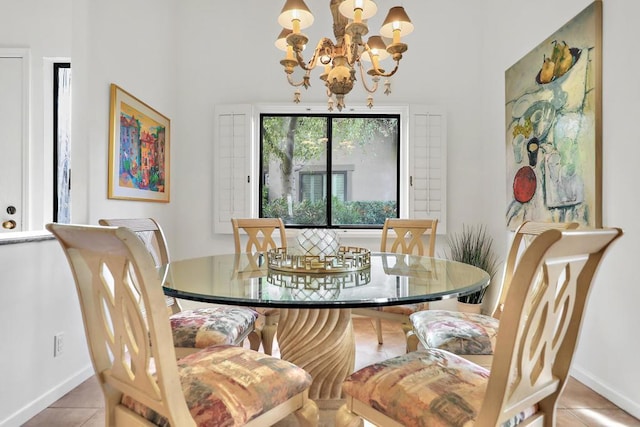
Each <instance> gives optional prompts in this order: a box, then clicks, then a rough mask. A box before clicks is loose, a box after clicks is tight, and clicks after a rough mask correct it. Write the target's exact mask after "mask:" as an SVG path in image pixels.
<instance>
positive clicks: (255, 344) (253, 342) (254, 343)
mask: <svg viewBox="0 0 640 427" xmlns="http://www.w3.org/2000/svg"><path fill="white" fill-rule="evenodd" d="M247 339H249V347H250V348H251V350H255V351H258V350H260V343H261V342H262V332H261V331H259V330H257V329H254V330H253V331H251V333H250V334H249V335H248V336H247Z"/></svg>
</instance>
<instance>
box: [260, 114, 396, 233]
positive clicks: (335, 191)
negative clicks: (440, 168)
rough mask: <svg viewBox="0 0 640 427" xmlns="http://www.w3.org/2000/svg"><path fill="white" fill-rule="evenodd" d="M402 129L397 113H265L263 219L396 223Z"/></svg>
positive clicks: (339, 223)
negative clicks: (393, 221) (388, 221)
mask: <svg viewBox="0 0 640 427" xmlns="http://www.w3.org/2000/svg"><path fill="white" fill-rule="evenodd" d="M400 128H401V123H400V116H399V115H330V114H327V115H320V114H314V115H302V114H297V115H291V114H290V115H285V114H281V115H276V114H261V115H260V176H262V177H263V179H262V180H261V182H260V189H259V191H260V194H261V195H262V197H261V198H260V205H259V211H260V216H261V217H270V218H274V217H278V218H282V219H283V221H284V223H285V224H286V225H287V226H292V227H296V226H304V227H308V226H313V227H332V228H333V227H335V228H345V227H346V228H372V227H375V228H379V227H381V226H382V224H384V220H385V219H386V218H390V217H391V218H395V217H397V216H398V206H399V189H400V185H399V171H400ZM329 176H330V177H331V179H327V177H329ZM327 195H331V196H330V197H327Z"/></svg>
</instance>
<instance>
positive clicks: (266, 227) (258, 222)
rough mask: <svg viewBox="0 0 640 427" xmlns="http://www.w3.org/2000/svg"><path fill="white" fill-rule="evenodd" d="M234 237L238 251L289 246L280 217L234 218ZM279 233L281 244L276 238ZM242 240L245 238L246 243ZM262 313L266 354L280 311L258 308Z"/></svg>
mask: <svg viewBox="0 0 640 427" xmlns="http://www.w3.org/2000/svg"><path fill="white" fill-rule="evenodd" d="M231 225H232V227H233V239H234V243H235V250H236V253H243V252H244V253H250V254H251V253H258V252H262V253H264V252H266V251H268V250H269V249H275V248H277V247H281V248H286V247H287V234H286V229H285V226H284V223H283V222H282V219H280V218H232V219H231ZM276 232H277V233H278V235H279V238H280V242H279V244H278V243H277V242H276V241H275V240H274V238H273V237H274V234H275V233H276ZM242 240H245V242H244V244H243V243H242ZM256 310H257V311H258V313H260V315H261V317H262V319H260V320H261V321H262V322H263V325H262V327H261V329H260V339H261V341H262V349H263V350H264V352H265V353H266V354H269V355H270V354H271V352H272V350H273V340H274V338H275V336H276V330H277V327H278V319H279V317H280V312H279V310H278V309H277V308H262V307H260V308H256Z"/></svg>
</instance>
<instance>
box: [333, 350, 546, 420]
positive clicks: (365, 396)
mask: <svg viewBox="0 0 640 427" xmlns="http://www.w3.org/2000/svg"><path fill="white" fill-rule="evenodd" d="M488 378H489V371H488V370H487V369H485V368H483V367H481V366H478V365H476V364H474V363H472V362H469V361H468V360H465V359H463V358H462V357H459V356H456V355H455V354H452V353H449V352H447V351H442V350H437V349H428V350H426V351H414V352H411V353H408V354H405V355H402V356H399V357H395V358H393V359H389V360H386V361H384V362H381V363H375V364H373V365H369V366H367V367H365V368H363V369H360V370H359V371H357V372H355V373H353V374H351V376H349V377H348V378H347V379H346V380H345V382H344V384H343V387H342V389H343V391H344V392H345V393H346V394H348V395H350V396H353V397H354V398H355V399H357V400H359V401H361V402H363V403H365V404H367V405H369V406H371V407H373V408H374V409H375V410H377V411H379V412H381V413H383V414H385V415H387V416H388V417H390V418H392V419H394V420H396V421H398V422H399V423H401V424H403V425H405V426H411V427H413V426H417V427H422V426H425V427H426V426H429V427H463V426H468V425H472V424H473V422H474V420H475V419H476V417H477V416H478V414H479V412H480V408H481V406H482V402H483V400H484V396H485V391H486V389H487V383H488ZM533 413H535V409H534V408H531V409H530V410H528V411H525V412H524V413H522V414H519V415H518V416H516V417H514V418H513V419H511V420H509V421H508V422H506V423H504V424H503V427H510V426H514V425H516V424H518V423H520V422H521V421H522V420H523V419H525V418H527V417H528V416H531V415H532V414H533Z"/></svg>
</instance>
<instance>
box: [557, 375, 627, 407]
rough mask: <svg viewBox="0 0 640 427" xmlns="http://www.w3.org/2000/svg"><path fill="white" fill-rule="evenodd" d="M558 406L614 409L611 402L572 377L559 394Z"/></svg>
mask: <svg viewBox="0 0 640 427" xmlns="http://www.w3.org/2000/svg"><path fill="white" fill-rule="evenodd" d="M559 406H560V407H561V408H569V409H577V408H598V409H616V406H615V405H614V404H613V403H611V402H609V401H608V400H607V399H605V398H604V397H602V396H600V395H599V394H598V393H596V392H595V391H593V390H591V389H590V388H589V387H587V386H586V385H584V384H582V383H581V382H579V381H577V380H576V379H574V378H569V381H567V386H566V387H565V389H564V391H563V392H562V396H560V401H559Z"/></svg>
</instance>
